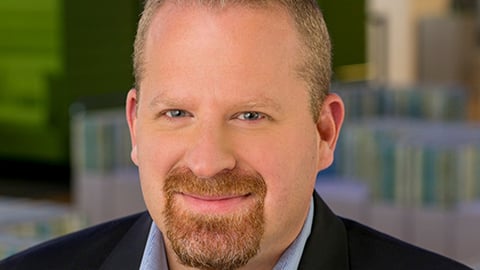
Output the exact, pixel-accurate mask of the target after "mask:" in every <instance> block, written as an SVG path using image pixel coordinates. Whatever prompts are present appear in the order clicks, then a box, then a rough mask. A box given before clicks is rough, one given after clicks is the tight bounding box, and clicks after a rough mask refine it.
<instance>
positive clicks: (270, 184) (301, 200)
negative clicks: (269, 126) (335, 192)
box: [246, 130, 318, 212]
mask: <svg viewBox="0 0 480 270" xmlns="http://www.w3.org/2000/svg"><path fill="white" fill-rule="evenodd" d="M308 134H311V135H310V136H306V135H308ZM315 134H316V133H315V132H314V131H313V130H307V131H306V132H298V131H297V132H294V133H291V134H287V133H286V132H284V133H281V134H279V135H277V136H276V137H270V138H269V140H268V142H265V144H264V145H267V146H266V147H265V146H263V147H262V146H260V145H258V146H257V147H251V148H250V149H252V151H251V152H250V153H249V154H247V155H246V156H247V157H250V158H249V159H248V160H249V161H250V163H251V166H252V167H253V169H254V170H256V171H257V172H259V173H260V174H261V175H262V176H263V177H264V179H265V181H266V183H267V188H268V191H267V198H266V205H267V206H268V207H272V208H278V209H279V211H280V212H284V211H282V210H281V209H282V207H287V208H291V207H292V206H293V207H295V206H294V205H298V204H300V205H299V207H302V206H303V205H305V202H307V201H308V202H309V201H310V196H311V194H312V192H313V188H314V184H315V177H316V174H317V171H316V167H317V166H316V165H317V160H318V151H317V147H318V144H317V138H316V137H315ZM253 152H255V153H253ZM251 157H256V158H255V160H252V158H251Z"/></svg>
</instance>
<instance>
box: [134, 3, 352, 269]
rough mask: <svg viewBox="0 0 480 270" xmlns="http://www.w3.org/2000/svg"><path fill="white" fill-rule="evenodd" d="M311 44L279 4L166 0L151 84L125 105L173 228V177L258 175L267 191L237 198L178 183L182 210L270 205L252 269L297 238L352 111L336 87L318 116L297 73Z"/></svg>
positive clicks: (151, 36) (152, 192) (155, 38)
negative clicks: (175, 0) (169, 188)
mask: <svg viewBox="0 0 480 270" xmlns="http://www.w3.org/2000/svg"><path fill="white" fill-rule="evenodd" d="M300 46H301V45H300V44H299V40H298V38H297V33H296V30H295V28H294V23H293V20H292V19H291V18H290V17H289V16H288V14H287V13H286V12H284V11H283V10H281V9H280V8H276V7H271V8H268V9H260V8H259V9H251V8H250V9H249V8H242V7H238V6H235V7H229V8H226V9H222V10H209V9H207V8H202V7H199V6H193V7H184V6H175V5H173V4H171V3H166V4H165V5H164V6H163V7H161V8H160V9H159V11H158V12H157V14H156V16H155V18H154V20H153V22H152V25H151V27H150V29H149V33H148V38H147V42H146V47H145V49H146V51H145V59H146V61H145V66H144V67H145V74H144V76H143V80H142V81H141V82H140V88H141V91H140V92H137V90H131V91H130V92H129V94H128V96H127V107H126V110H127V120H128V124H129V127H130V132H131V137H132V147H133V148H132V154H131V156H132V160H133V161H134V163H135V164H136V165H137V166H138V168H139V172H140V179H141V186H142V191H143V194H144V199H145V202H146V205H147V208H148V210H149V212H150V214H151V216H152V218H153V219H154V221H155V223H156V224H157V226H158V227H159V228H160V230H161V231H162V232H167V231H169V227H170V226H171V225H170V224H167V223H166V222H165V220H166V217H165V216H166V214H167V213H168V211H166V205H167V194H166V192H165V183H166V181H167V177H170V176H171V175H172V174H175V173H178V172H181V173H185V172H188V173H187V174H189V173H190V174H191V177H189V178H188V179H189V181H196V179H197V180H199V181H200V180H201V181H209V180H211V181H216V180H215V179H216V177H219V176H221V175H224V174H225V173H228V172H234V174H235V175H237V176H238V175H240V177H236V178H235V177H230V178H228V179H230V180H231V181H236V179H239V178H240V179H241V178H242V175H249V176H250V175H257V176H259V177H260V178H261V179H262V182H264V185H265V187H266V192H265V194H264V196H263V195H261V194H260V193H261V192H256V191H252V190H248V189H247V190H248V191H246V192H244V193H241V194H230V195H228V196H226V194H225V192H227V193H228V191H223V193H220V194H207V193H204V191H201V190H200V188H199V189H193V190H186V189H184V190H182V192H173V195H172V196H173V198H172V199H171V200H172V201H171V203H173V204H174V205H175V206H176V207H177V208H176V209H175V211H174V212H183V213H186V214H187V215H190V216H201V217H207V218H208V217H220V218H222V217H229V216H230V217H231V216H236V217H242V216H243V214H244V213H247V212H250V211H253V210H252V209H253V208H254V207H255V206H259V207H261V212H262V213H263V215H261V216H262V218H263V219H264V222H262V223H263V232H261V239H260V243H259V244H260V250H259V251H258V253H256V255H255V256H254V257H253V258H251V259H250V260H248V263H247V264H246V265H245V266H243V267H242V268H241V269H272V268H273V266H274V265H275V263H276V261H277V260H278V259H279V257H280V256H281V254H282V252H283V251H284V250H285V249H286V248H287V247H288V246H289V245H290V244H291V243H292V242H293V240H295V238H296V237H297V235H298V234H299V232H300V230H301V229H302V226H303V224H304V221H305V219H306V216H307V213H308V210H309V205H310V200H311V197H312V192H313V189H314V183H315V177H316V174H317V172H318V171H319V170H322V169H325V168H326V167H328V166H329V165H330V164H331V162H332V160H333V150H334V148H335V143H336V140H337V137H338V132H339V130H340V126H341V123H342V120H343V104H342V102H341V100H340V98H339V97H337V96H336V95H329V96H328V97H327V99H326V100H325V102H324V105H323V107H322V109H321V115H320V117H319V121H318V123H314V121H313V120H312V119H313V117H312V115H311V111H310V109H309V95H308V89H307V88H306V84H305V82H304V81H303V80H302V79H301V78H300V77H299V76H298V75H297V73H296V68H297V67H298V66H299V65H300V64H301V60H302V58H301V55H300ZM239 181H240V180H239ZM204 183H205V182H204ZM220 183H221V182H220ZM200 186H201V185H200ZM197 193H199V194H197ZM259 200H260V201H261V205H259V204H258V202H259ZM173 231H174V230H173ZM219 234H220V238H219V239H220V240H218V239H217V240H218V241H220V242H221V241H222V238H221V236H222V234H221V232H217V237H218V235H219ZM210 236H211V235H210ZM205 237H209V235H206V236H205ZM204 240H205V239H204ZM206 240H207V241H208V239H206ZM166 246H167V256H168V259H169V264H170V269H174V270H175V269H190V268H187V267H185V266H184V265H182V264H181V263H180V262H179V261H178V258H177V255H176V254H175V253H174V251H173V247H172V243H171V240H170V239H169V238H167V239H166ZM211 248H215V245H211ZM205 269H206V268H205Z"/></svg>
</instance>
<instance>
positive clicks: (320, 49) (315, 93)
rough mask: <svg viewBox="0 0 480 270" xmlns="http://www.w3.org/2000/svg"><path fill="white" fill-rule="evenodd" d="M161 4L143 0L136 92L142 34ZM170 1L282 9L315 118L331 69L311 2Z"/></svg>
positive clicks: (159, 0) (328, 46)
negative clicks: (290, 23)
mask: <svg viewBox="0 0 480 270" xmlns="http://www.w3.org/2000/svg"><path fill="white" fill-rule="evenodd" d="M165 2H168V1H165V0H146V2H145V8H144V11H143V13H142V17H141V19H140V22H139V25H138V31H137V36H136V39H135V46H134V57H133V60H134V75H135V81H136V88H137V90H140V85H141V81H142V76H143V63H144V61H145V59H144V49H145V40H146V35H147V32H148V29H149V26H150V24H151V21H152V18H153V17H154V15H155V12H156V11H157V10H158V8H159V7H161V6H162V5H163V4H164V3H165ZM174 2H177V3H179V4H180V3H181V4H190V5H192V4H196V5H203V6H206V7H209V8H212V9H222V8H225V7H227V6H235V5H243V6H250V7H251V8H265V7H268V6H269V5H270V6H271V5H277V6H280V7H282V8H284V9H285V10H286V11H287V12H288V13H289V14H290V16H291V17H292V18H293V19H294V22H295V27H296V30H297V31H298V34H299V39H300V40H301V43H302V46H301V47H300V48H299V49H300V50H301V57H302V62H301V65H300V66H299V67H298V72H299V75H300V76H302V77H303V78H304V79H305V82H306V83H307V84H308V88H309V92H310V96H311V100H310V109H311V111H312V116H313V118H314V120H315V121H316V120H317V119H318V113H319V110H320V107H321V104H322V103H323V99H324V98H325V96H326V95H327V94H328V90H329V88H330V79H331V75H332V69H331V44H330V37H329V34H328V30H327V27H326V25H325V22H324V20H323V16H322V13H321V11H320V9H319V8H318V6H317V3H316V1H315V0H302V1H298V0H187V1H185V0H174Z"/></svg>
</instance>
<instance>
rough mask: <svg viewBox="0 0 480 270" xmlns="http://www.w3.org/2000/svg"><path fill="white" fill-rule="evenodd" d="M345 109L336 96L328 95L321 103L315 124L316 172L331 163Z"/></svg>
mask: <svg viewBox="0 0 480 270" xmlns="http://www.w3.org/2000/svg"><path fill="white" fill-rule="evenodd" d="M344 116H345V108H344V105H343V101H342V99H341V98H340V97H339V96H338V95H336V94H329V95H328V96H327V97H326V99H325V101H324V102H323V105H322V108H321V111H320V115H319V118H318V122H317V131H318V134H319V137H320V141H319V144H318V151H319V153H320V155H319V160H318V170H319V171H320V170H323V169H326V168H327V167H328V166H330V165H331V164H332V162H333V157H334V151H335V146H336V144H337V140H338V136H339V135H340V129H341V127H342V123H343V118H344Z"/></svg>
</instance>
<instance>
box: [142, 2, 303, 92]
mask: <svg viewBox="0 0 480 270" xmlns="http://www.w3.org/2000/svg"><path fill="white" fill-rule="evenodd" d="M299 51H300V50H299V38H298V37H297V32H296V30H295V26H294V22H293V20H292V18H291V17H290V16H289V15H288V13H287V12H286V11H285V10H283V9H282V8H280V7H277V6H268V7H264V8H260V7H243V6H238V5H235V6H233V5H232V6H225V7H223V8H213V9H212V8H209V7H204V6H198V5H176V4H173V3H171V2H167V3H165V4H164V5H163V6H162V7H161V8H159V9H158V10H157V12H156V14H155V16H154V18H153V20H152V23H151V25H150V28H149V30H148V33H147V39H146V44H145V58H144V59H145V61H144V75H145V76H144V80H142V82H141V85H142V89H145V88H147V89H154V88H155V89H159V88H163V89H164V90H166V89H175V91H177V90H178V89H186V88H190V89H191V88H192V85H195V86H196V89H201V86H205V88H208V87H217V88H221V89H229V90H231V91H235V90H241V92H242V94H251V96H257V93H253V92H254V91H255V90H259V89H266V88H272V89H274V88H278V85H279V84H282V83H283V84H285V83H284V82H282V81H283V80H290V81H291V82H293V81H295V82H297V81H296V80H297V79H298V78H297V77H298V74H297V70H298V69H297V67H298V66H299V64H300V62H301V60H300V58H301V57H299V54H300V52H299ZM292 78H293V79H292ZM197 86H198V87H197ZM201 90H207V89H201ZM247 90H248V91H247ZM169 92H171V91H169ZM272 93H273V91H271V92H269V93H268V94H267V93H265V94H267V95H269V96H270V95H271V94H272Z"/></svg>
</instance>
